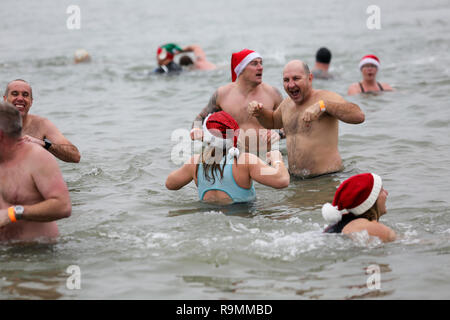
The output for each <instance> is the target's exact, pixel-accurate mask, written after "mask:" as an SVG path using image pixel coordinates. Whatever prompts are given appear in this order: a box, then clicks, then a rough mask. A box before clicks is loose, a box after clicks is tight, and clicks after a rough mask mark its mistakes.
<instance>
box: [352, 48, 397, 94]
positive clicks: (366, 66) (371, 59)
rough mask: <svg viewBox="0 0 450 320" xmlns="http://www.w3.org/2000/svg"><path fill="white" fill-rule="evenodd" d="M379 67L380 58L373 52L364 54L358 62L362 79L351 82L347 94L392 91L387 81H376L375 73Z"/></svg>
mask: <svg viewBox="0 0 450 320" xmlns="http://www.w3.org/2000/svg"><path fill="white" fill-rule="evenodd" d="M379 68H380V60H379V59H378V58H377V57H376V56H374V55H373V54H369V55H367V56H364V57H363V58H362V59H361V61H360V62H359V69H360V70H361V73H362V77H363V80H362V82H356V83H352V84H351V85H350V87H349V88H348V92H347V94H348V95H349V96H350V95H355V94H358V93H374V92H382V91H393V90H394V89H392V87H391V86H390V85H388V84H387V83H384V82H383V83H379V82H378V81H377V73H378V69H379Z"/></svg>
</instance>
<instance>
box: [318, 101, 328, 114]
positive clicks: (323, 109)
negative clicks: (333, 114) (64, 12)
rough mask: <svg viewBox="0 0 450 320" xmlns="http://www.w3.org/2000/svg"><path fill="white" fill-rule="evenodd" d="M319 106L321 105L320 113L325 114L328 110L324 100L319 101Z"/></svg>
mask: <svg viewBox="0 0 450 320" xmlns="http://www.w3.org/2000/svg"><path fill="white" fill-rule="evenodd" d="M319 105H320V111H322V112H325V111H326V110H327V109H326V108H325V103H324V102H323V100H320V101H319Z"/></svg>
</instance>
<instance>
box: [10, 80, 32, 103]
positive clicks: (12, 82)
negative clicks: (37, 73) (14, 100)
mask: <svg viewBox="0 0 450 320" xmlns="http://www.w3.org/2000/svg"><path fill="white" fill-rule="evenodd" d="M14 81H22V82H25V83H26V84H27V85H29V86H30V97H31V99H33V89H32V88H31V85H30V84H29V83H28V82H27V81H25V80H23V79H15V80H12V81H10V82H8V84H7V85H6V89H5V97H7V96H8V93H9V85H10V84H11V83H13V82H14Z"/></svg>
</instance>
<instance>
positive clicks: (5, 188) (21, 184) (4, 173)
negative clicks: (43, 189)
mask: <svg viewBox="0 0 450 320" xmlns="http://www.w3.org/2000/svg"><path fill="white" fill-rule="evenodd" d="M38 195H39V193H38V192H37V191H36V188H35V184H34V181H33V178H32V176H31V175H30V174H29V173H28V171H27V170H26V169H25V168H24V167H23V166H22V165H20V164H18V165H17V166H16V167H11V166H6V167H4V166H2V167H0V205H1V206H3V205H4V204H5V203H6V204H25V203H30V202H32V201H33V200H34V199H35V198H36V197H37V196H38Z"/></svg>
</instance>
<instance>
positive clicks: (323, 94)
mask: <svg viewBox="0 0 450 320" xmlns="http://www.w3.org/2000/svg"><path fill="white" fill-rule="evenodd" d="M314 93H315V95H316V97H317V99H324V100H334V101H337V100H343V99H344V98H343V97H342V96H341V95H340V94H338V93H336V92H333V91H329V90H314Z"/></svg>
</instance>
